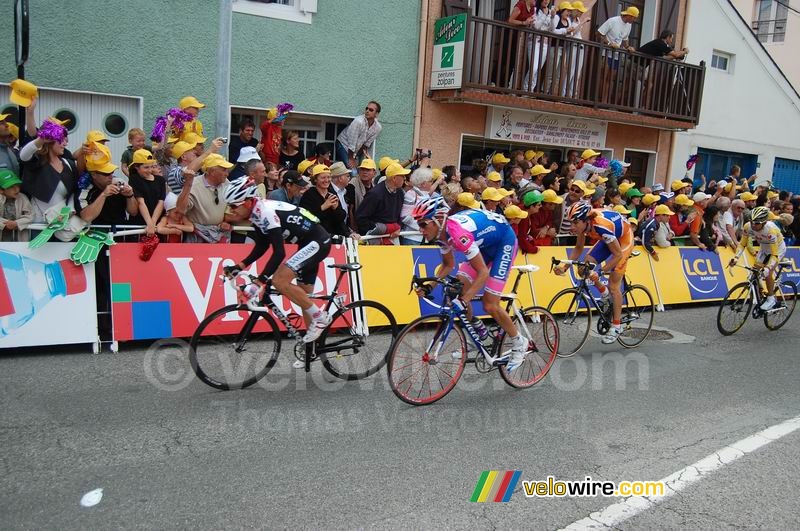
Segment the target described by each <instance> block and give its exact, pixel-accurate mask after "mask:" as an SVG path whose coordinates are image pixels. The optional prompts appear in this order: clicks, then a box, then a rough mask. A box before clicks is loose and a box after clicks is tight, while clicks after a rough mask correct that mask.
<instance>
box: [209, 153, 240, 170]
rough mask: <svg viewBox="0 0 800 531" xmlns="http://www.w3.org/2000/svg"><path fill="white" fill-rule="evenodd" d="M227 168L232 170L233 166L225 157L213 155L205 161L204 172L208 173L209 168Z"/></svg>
mask: <svg viewBox="0 0 800 531" xmlns="http://www.w3.org/2000/svg"><path fill="white" fill-rule="evenodd" d="M216 167H220V168H226V169H231V168H233V164H231V163H230V162H228V161H227V160H225V157H223V156H222V155H219V154H217V153H212V154H211V155H209V156H207V157H206V158H205V160H204V161H203V171H207V170H208V169H209V168H216Z"/></svg>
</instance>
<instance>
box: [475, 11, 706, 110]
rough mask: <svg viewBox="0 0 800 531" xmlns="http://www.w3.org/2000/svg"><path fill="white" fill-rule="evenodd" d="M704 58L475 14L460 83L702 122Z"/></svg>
mask: <svg viewBox="0 0 800 531" xmlns="http://www.w3.org/2000/svg"><path fill="white" fill-rule="evenodd" d="M704 78H705V64H704V63H701V64H700V65H690V64H685V63H683V62H681V61H670V60H666V59H661V58H654V57H651V56H647V55H642V54H638V53H628V52H626V51H622V50H614V49H612V48H610V47H608V46H604V45H601V44H599V43H596V42H590V41H582V40H577V39H572V38H569V37H564V36H560V35H555V34H552V33H541V32H538V31H534V30H529V29H519V28H518V27H513V26H510V25H508V24H506V23H503V22H499V21H496V20H488V19H483V18H478V17H470V18H469V22H468V32H467V46H466V51H465V58H464V80H463V84H462V86H463V87H464V88H468V89H480V90H487V91H491V92H498V93H505V94H511V95H515V96H520V97H530V98H535V99H540V100H550V101H555V102H559V103H568V104H573V105H580V106H584V107H593V108H603V109H611V110H616V111H622V112H627V113H637V114H639V115H643V116H651V117H657V118H664V119H671V120H677V121H683V122H691V123H692V124H696V123H697V121H698V118H699V116H700V104H701V100H702V95H703V81H704Z"/></svg>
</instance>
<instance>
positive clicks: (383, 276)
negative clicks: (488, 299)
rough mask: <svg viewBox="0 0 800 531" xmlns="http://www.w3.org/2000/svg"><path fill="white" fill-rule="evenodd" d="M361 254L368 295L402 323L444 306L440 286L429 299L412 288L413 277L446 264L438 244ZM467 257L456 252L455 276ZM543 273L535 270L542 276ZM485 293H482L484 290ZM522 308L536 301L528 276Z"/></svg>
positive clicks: (479, 309)
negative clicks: (385, 306)
mask: <svg viewBox="0 0 800 531" xmlns="http://www.w3.org/2000/svg"><path fill="white" fill-rule="evenodd" d="M358 257H359V261H360V262H361V264H363V266H364V267H363V269H361V285H362V289H363V292H364V297H365V298H369V299H375V300H377V301H379V302H382V303H383V304H386V305H387V306H388V307H389V309H391V310H392V313H393V314H394V317H395V319H397V322H398V323H401V324H406V323H410V322H411V321H413V320H414V319H416V318H417V317H419V316H420V315H430V314H435V313H438V312H439V310H440V309H441V306H440V305H441V302H442V297H443V290H442V288H441V287H437V288H436V289H435V290H434V291H433V292H432V293H431V298H432V299H433V300H428V299H424V298H420V297H417V295H416V293H414V292H411V293H409V290H410V288H411V279H412V277H413V276H414V275H416V276H418V277H431V276H434V275H435V274H436V272H437V271H438V269H439V266H440V265H441V263H442V255H441V253H440V252H439V248H438V247H434V246H419V247H412V246H402V247H395V246H378V245H374V246H361V247H359V248H358ZM463 260H464V255H463V254H461V253H457V254H456V267H455V269H454V270H453V273H452V274H453V275H455V274H456V272H457V271H458V265H459V264H460V263H461V262H462V261H463ZM514 264H515V265H524V264H525V258H524V257H523V255H522V253H518V254H517V258H516V260H515V261H514ZM538 274H541V273H534V275H538ZM516 277H517V272H516V271H515V270H513V269H512V270H511V271H510V273H509V278H508V281H507V282H506V287H505V291H506V292H509V291H511V288H512V287H513V285H514V280H515V279H516ZM481 294H482V292H481ZM517 295H518V297H519V301H520V305H521V307H523V308H524V307H526V306H530V305H532V304H533V297H532V294H531V285H530V282H529V281H528V280H527V279H523V280H522V281H521V282H520V285H519V289H518V290H517ZM472 309H473V312H474V314H475V315H485V311H484V309H483V305H482V304H481V303H480V302H474V303H473V306H472Z"/></svg>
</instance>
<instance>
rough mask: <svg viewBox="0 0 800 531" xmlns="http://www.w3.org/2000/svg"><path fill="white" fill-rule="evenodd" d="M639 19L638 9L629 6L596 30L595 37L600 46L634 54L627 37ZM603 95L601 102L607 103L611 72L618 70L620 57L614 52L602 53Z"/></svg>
mask: <svg viewBox="0 0 800 531" xmlns="http://www.w3.org/2000/svg"><path fill="white" fill-rule="evenodd" d="M638 17H639V9H638V8H636V7H633V6H630V7H629V8H628V9H626V10H625V11H623V12H622V13H620V14H619V16H616V17H611V18H610V19H608V20H606V21H605V22H603V24H602V25H601V26H600V27H599V28H597V35H598V38H599V39H600V42H601V43H602V44H605V45H606V46H610V47H611V48H614V49H619V48H622V49H623V50H627V51H629V52H634V51H636V50H634V48H633V47H632V46H630V45H629V43H628V37H629V35H630V34H631V27H632V23H633V21H634V20H636V19H637V18H638ZM603 57H604V58H605V60H604V61H603V95H602V101H603V102H608V101H609V99H608V98H609V90H610V88H611V78H612V71H615V70H618V69H619V63H620V55H619V54H618V53H616V52H614V53H613V54H612V53H611V52H607V51H605V50H604V51H603Z"/></svg>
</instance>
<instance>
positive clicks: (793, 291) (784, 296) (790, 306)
mask: <svg viewBox="0 0 800 531" xmlns="http://www.w3.org/2000/svg"><path fill="white" fill-rule="evenodd" d="M774 295H775V307H773V308H772V309H771V310H767V311H766V312H765V313H764V325H766V327H767V328H769V329H770V330H777V329H778V328H780V327H782V326H783V325H785V324H786V322H787V321H788V320H789V318H790V317H791V316H792V313H793V312H794V307H795V305H796V304H797V286H796V285H795V283H794V282H791V281H787V282H781V283H780V284H779V285H776V286H775V294H774Z"/></svg>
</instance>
